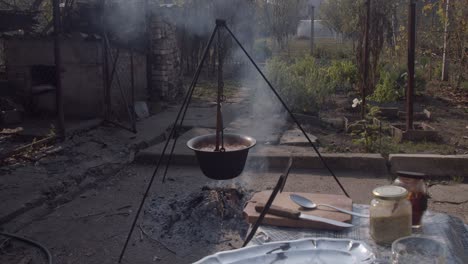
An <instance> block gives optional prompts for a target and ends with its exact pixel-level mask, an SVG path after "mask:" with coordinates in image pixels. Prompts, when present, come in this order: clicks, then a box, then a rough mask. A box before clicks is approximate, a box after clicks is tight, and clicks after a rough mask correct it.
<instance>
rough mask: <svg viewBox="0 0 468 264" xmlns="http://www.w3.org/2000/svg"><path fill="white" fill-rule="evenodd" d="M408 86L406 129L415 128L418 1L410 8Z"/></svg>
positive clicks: (412, 3)
mask: <svg viewBox="0 0 468 264" xmlns="http://www.w3.org/2000/svg"><path fill="white" fill-rule="evenodd" d="M408 16H409V17H408V88H407V89H406V130H407V131H408V130H412V129H413V93H414V53H415V49H416V3H415V2H414V0H411V1H410V4H409V9H408Z"/></svg>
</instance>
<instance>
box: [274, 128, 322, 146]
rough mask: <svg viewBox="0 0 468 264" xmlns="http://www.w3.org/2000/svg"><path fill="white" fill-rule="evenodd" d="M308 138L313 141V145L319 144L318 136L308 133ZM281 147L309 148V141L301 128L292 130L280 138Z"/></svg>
mask: <svg viewBox="0 0 468 264" xmlns="http://www.w3.org/2000/svg"><path fill="white" fill-rule="evenodd" d="M307 136H308V137H309V138H310V140H312V142H313V143H315V144H317V143H318V139H317V137H316V136H314V135H312V134H310V133H307ZM279 143H280V145H288V146H309V144H310V143H309V141H308V140H307V138H306V137H305V136H304V134H303V133H302V131H301V130H299V128H295V129H291V130H288V131H286V132H284V133H283V135H282V136H281V138H280V142H279Z"/></svg>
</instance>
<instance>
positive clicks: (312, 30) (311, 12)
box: [310, 6, 315, 56]
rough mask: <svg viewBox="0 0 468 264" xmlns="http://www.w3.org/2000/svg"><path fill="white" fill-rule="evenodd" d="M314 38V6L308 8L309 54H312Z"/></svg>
mask: <svg viewBox="0 0 468 264" xmlns="http://www.w3.org/2000/svg"><path fill="white" fill-rule="evenodd" d="M314 38H315V6H311V8H310V55H311V56H313V55H314V46H315V43H314V41H315V40H314Z"/></svg>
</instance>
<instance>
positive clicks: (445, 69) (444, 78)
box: [441, 0, 450, 81]
mask: <svg viewBox="0 0 468 264" xmlns="http://www.w3.org/2000/svg"><path fill="white" fill-rule="evenodd" d="M446 1H447V2H446V3H445V26H444V52H443V55H442V76H441V80H442V81H448V76H449V74H448V72H449V69H448V68H449V60H448V58H447V49H448V47H447V45H448V27H449V24H450V23H449V18H450V13H449V6H450V0H446Z"/></svg>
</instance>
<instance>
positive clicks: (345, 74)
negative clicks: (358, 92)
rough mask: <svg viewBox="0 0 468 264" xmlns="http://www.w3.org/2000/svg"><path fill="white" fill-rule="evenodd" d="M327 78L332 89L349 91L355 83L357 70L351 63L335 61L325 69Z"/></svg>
mask: <svg viewBox="0 0 468 264" xmlns="http://www.w3.org/2000/svg"><path fill="white" fill-rule="evenodd" d="M327 77H328V81H329V83H330V84H331V85H332V86H333V87H334V88H344V89H346V90H350V89H352V88H353V86H354V85H355V84H356V83H357V79H358V69H357V67H356V65H355V64H354V63H353V62H351V61H348V60H343V61H336V60H335V61H333V62H332V64H331V65H330V66H329V67H328V69H327Z"/></svg>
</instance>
